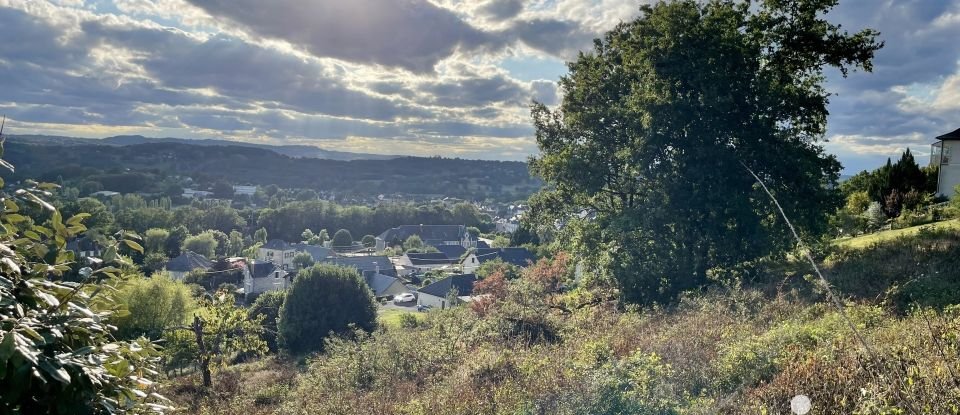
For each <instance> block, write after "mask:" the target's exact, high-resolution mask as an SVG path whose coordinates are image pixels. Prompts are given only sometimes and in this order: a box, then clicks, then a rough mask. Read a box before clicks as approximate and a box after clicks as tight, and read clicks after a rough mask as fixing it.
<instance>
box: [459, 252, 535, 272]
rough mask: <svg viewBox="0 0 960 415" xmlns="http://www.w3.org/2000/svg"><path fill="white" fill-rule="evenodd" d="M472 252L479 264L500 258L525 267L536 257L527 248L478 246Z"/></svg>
mask: <svg viewBox="0 0 960 415" xmlns="http://www.w3.org/2000/svg"><path fill="white" fill-rule="evenodd" d="M474 253H475V254H476V255H477V261H479V262H480V263H481V264H482V263H484V262H487V261H492V260H494V259H497V258H500V259H501V260H503V262H506V263H509V264H513V265H516V266H518V267H525V266H527V265H530V263H532V262H533V261H534V260H535V259H536V258H535V257H534V256H533V253H532V252H530V251H528V250H527V248H479V249H477V250H476V251H475V252H474Z"/></svg>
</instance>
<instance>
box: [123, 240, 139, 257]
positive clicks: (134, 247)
mask: <svg viewBox="0 0 960 415" xmlns="http://www.w3.org/2000/svg"><path fill="white" fill-rule="evenodd" d="M123 243H124V244H126V245H127V246H128V247H130V249H132V250H134V251H137V252H139V253H141V254H142V253H143V247H142V246H140V244H138V243H136V242H134V241H132V240H129V239H124V240H123Z"/></svg>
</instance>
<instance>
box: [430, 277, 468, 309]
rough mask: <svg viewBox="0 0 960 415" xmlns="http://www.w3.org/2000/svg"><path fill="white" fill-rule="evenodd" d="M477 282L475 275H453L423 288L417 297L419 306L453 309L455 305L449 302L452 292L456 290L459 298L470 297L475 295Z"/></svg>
mask: <svg viewBox="0 0 960 415" xmlns="http://www.w3.org/2000/svg"><path fill="white" fill-rule="evenodd" d="M475 282H477V276H476V275H474V274H454V275H451V276H449V277H447V278H444V279H442V280H439V281H436V282H434V283H432V284H430V285H427V286H426V287H423V288H421V289H420V290H419V294H418V295H417V304H418V305H424V306H430V307H437V308H440V309H444V308H447V307H452V306H454V305H455V304H450V303H449V301H448V300H447V296H448V295H449V294H450V293H451V291H454V290H455V291H456V294H457V297H469V296H471V295H473V284H474V283H475Z"/></svg>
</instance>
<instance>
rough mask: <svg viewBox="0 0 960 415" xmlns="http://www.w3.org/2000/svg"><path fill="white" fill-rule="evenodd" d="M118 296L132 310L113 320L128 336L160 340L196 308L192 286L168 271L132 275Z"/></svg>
mask: <svg viewBox="0 0 960 415" xmlns="http://www.w3.org/2000/svg"><path fill="white" fill-rule="evenodd" d="M117 298H118V299H119V300H120V302H121V303H123V304H124V305H125V306H126V308H127V311H129V312H130V314H128V315H126V316H124V317H121V318H117V319H115V320H114V322H115V324H116V325H117V329H118V333H117V334H118V336H119V337H121V338H126V339H133V338H137V337H140V336H146V337H148V338H150V339H154V340H156V339H159V338H161V337H163V335H164V332H165V331H166V330H167V329H170V328H172V327H175V326H179V325H182V324H184V323H186V320H187V317H188V316H189V315H190V313H191V312H192V311H193V309H194V308H196V301H195V300H194V299H193V297H192V296H191V293H190V288H189V287H187V286H186V285H185V284H183V283H181V282H177V281H173V280H171V279H170V278H168V277H167V276H166V275H165V274H154V275H153V277H151V278H143V277H134V278H131V279H130V280H127V281H126V282H125V283H124V284H123V285H122V286H121V288H120V295H119V296H118V297H117Z"/></svg>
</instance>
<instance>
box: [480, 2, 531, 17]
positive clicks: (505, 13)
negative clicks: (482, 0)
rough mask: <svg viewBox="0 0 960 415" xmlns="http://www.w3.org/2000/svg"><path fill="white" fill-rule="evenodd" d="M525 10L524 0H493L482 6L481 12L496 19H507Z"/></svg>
mask: <svg viewBox="0 0 960 415" xmlns="http://www.w3.org/2000/svg"><path fill="white" fill-rule="evenodd" d="M522 11H523V0H492V1H489V2H487V3H486V4H483V5H482V6H480V12H481V13H483V14H484V15H486V16H487V17H490V18H492V19H495V20H507V19H510V18H513V17H515V16H517V15H518V14H520V12H522Z"/></svg>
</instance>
